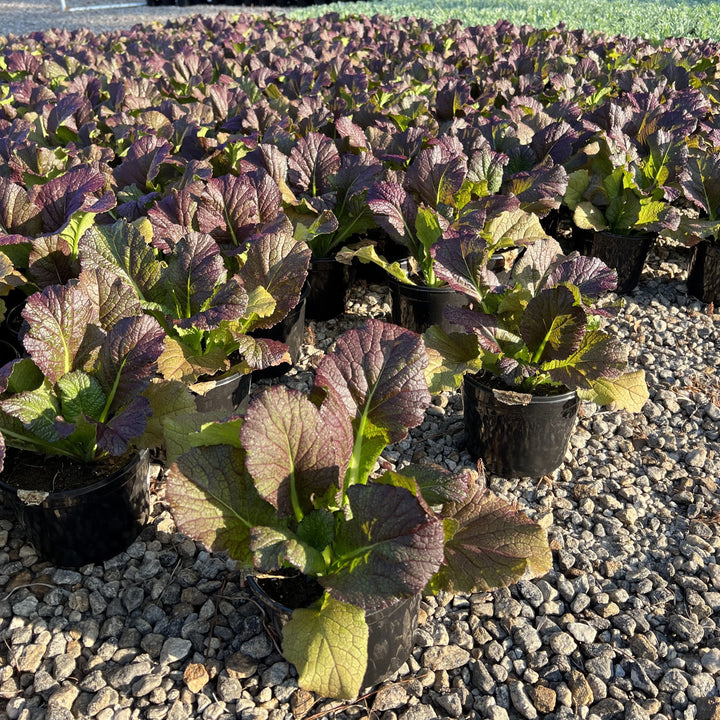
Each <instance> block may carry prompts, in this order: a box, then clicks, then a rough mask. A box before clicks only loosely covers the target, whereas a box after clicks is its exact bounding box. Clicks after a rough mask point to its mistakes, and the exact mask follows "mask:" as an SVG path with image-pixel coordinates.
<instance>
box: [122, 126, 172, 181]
mask: <svg viewBox="0 0 720 720" xmlns="http://www.w3.org/2000/svg"><path fill="white" fill-rule="evenodd" d="M163 164H172V165H180V164H181V163H180V162H179V161H178V160H177V159H174V158H173V157H172V146H171V145H170V143H169V142H168V141H167V140H166V139H165V138H162V137H159V136H157V135H143V136H141V137H139V138H138V139H137V140H136V141H135V142H134V143H133V144H132V145H131V146H130V148H129V149H128V151H127V153H126V154H125V157H124V158H123V160H122V162H121V163H120V165H118V166H117V167H116V168H115V170H114V172H113V175H114V176H115V182H117V184H118V186H119V187H121V188H122V187H125V186H126V185H135V186H136V187H137V188H139V189H140V190H146V189H150V183H151V181H152V180H154V179H155V178H156V177H157V175H158V173H159V172H160V167H161V165H163Z"/></svg>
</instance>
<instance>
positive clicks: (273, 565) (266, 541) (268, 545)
mask: <svg viewBox="0 0 720 720" xmlns="http://www.w3.org/2000/svg"><path fill="white" fill-rule="evenodd" d="M250 549H251V550H252V553H253V556H254V558H255V560H254V562H255V567H256V568H257V569H259V570H262V571H264V572H271V571H273V570H277V569H278V568H282V567H287V565H288V564H290V565H292V566H293V567H295V568H297V569H298V570H300V572H302V573H304V574H305V575H320V574H321V573H322V572H324V571H325V569H326V567H327V564H326V563H325V560H324V558H323V556H322V554H321V553H320V551H319V550H317V549H315V548H314V547H313V546H312V545H310V544H309V543H306V542H304V541H302V540H300V539H299V538H298V537H297V535H295V533H293V532H291V531H290V530H287V529H285V528H273V527H254V528H253V529H252V530H251V531H250Z"/></svg>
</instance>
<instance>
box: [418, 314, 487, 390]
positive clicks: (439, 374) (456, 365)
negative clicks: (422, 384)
mask: <svg viewBox="0 0 720 720" xmlns="http://www.w3.org/2000/svg"><path fill="white" fill-rule="evenodd" d="M423 340H424V341H425V348H426V350H427V355H428V360H429V364H428V366H427V368H426V370H425V378H426V380H427V383H428V388H429V390H430V394H431V395H436V394H437V393H439V392H442V391H443V390H456V389H457V388H459V387H460V384H461V383H462V379H463V377H464V376H465V373H466V372H470V373H476V372H478V371H479V370H481V369H482V353H481V352H480V346H479V344H478V339H477V335H474V334H472V335H471V334H466V333H449V334H448V333H446V332H445V331H444V330H443V329H442V328H441V327H440V326H439V325H433V326H431V327H430V328H428V329H427V330H426V331H425V332H424V333H423Z"/></svg>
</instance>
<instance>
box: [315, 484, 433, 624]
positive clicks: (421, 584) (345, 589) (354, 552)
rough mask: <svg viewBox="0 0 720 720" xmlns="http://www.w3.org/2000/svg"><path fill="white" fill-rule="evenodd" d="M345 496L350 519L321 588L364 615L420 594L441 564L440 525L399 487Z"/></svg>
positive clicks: (355, 490)
mask: <svg viewBox="0 0 720 720" xmlns="http://www.w3.org/2000/svg"><path fill="white" fill-rule="evenodd" d="M347 495H348V500H349V503H350V509H351V511H352V519H350V520H349V521H348V522H345V523H343V524H342V525H340V526H339V528H338V531H337V536H336V541H335V547H334V549H335V557H336V558H337V559H336V561H335V563H334V565H333V567H332V568H331V570H330V572H329V573H328V574H327V575H326V576H324V577H322V578H320V582H321V583H322V584H323V585H324V586H325V587H326V588H327V589H328V591H329V592H330V593H331V594H332V595H333V596H334V597H335V598H337V599H338V600H341V601H343V602H349V603H352V604H353V605H357V606H359V607H362V608H365V609H366V610H376V609H380V608H383V607H387V606H388V605H392V604H393V603H394V602H396V601H397V600H398V599H400V598H404V597H410V596H412V595H415V594H416V593H419V592H421V591H422V590H423V589H424V588H425V586H426V585H427V583H428V582H429V581H430V578H431V577H432V576H433V575H434V574H435V573H436V572H437V571H438V569H439V567H440V564H441V563H442V561H443V544H444V539H445V538H444V532H443V526H442V522H441V521H440V519H439V518H437V517H435V516H433V515H431V514H429V513H428V511H427V510H426V508H425V507H424V506H423V505H422V504H421V502H420V500H418V498H417V497H416V496H415V495H414V494H413V493H412V492H410V491H409V490H407V489H405V488H402V487H395V486H394V485H384V484H373V483H371V484H368V485H353V486H352V487H350V488H348V491H347Z"/></svg>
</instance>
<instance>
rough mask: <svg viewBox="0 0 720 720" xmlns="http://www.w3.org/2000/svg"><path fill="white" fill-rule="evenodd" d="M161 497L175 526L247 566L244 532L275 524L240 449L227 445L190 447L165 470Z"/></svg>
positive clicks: (247, 539)
mask: <svg viewBox="0 0 720 720" xmlns="http://www.w3.org/2000/svg"><path fill="white" fill-rule="evenodd" d="M166 497H167V500H168V502H169V503H170V505H171V507H172V508H173V515H174V517H175V522H176V523H177V526H178V529H179V530H180V531H181V532H183V533H185V534H186V535H189V536H190V537H193V538H196V539H198V540H199V541H200V542H202V543H204V544H205V546H206V547H208V548H210V549H211V550H216V551H221V550H225V551H227V553H228V554H229V555H230V557H232V558H233V559H234V560H236V561H238V562H239V563H240V564H241V565H242V566H243V567H245V568H252V567H253V555H252V553H251V552H250V530H251V529H252V528H253V527H255V526H258V525H260V526H265V525H276V524H277V520H276V517H277V515H276V512H275V508H273V507H272V506H271V505H269V504H268V503H266V502H265V501H264V500H263V499H262V498H261V497H260V496H259V495H258V493H257V490H256V489H255V487H254V485H253V482H252V480H251V478H250V476H249V475H248V473H247V471H246V469H245V452H244V451H243V450H242V449H241V448H235V447H230V446H228V445H212V446H204V447H194V448H191V449H190V450H189V451H188V452H187V453H185V454H183V455H181V456H180V457H179V458H178V459H177V461H176V462H175V463H173V464H172V466H171V467H170V470H169V471H168V477H167V488H166Z"/></svg>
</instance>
